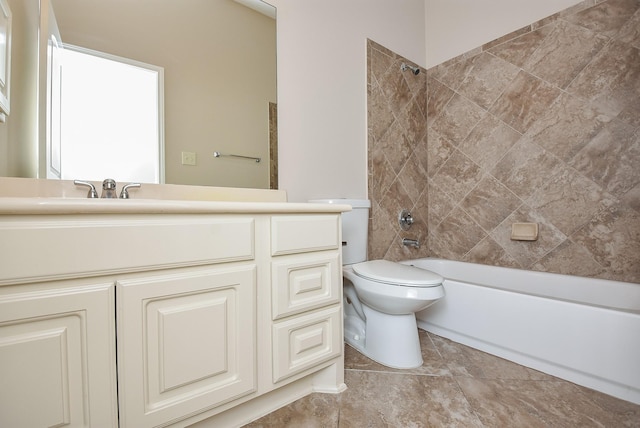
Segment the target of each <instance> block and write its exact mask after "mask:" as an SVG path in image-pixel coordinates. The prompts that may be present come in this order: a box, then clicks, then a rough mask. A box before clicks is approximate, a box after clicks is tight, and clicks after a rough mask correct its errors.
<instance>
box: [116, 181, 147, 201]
mask: <svg viewBox="0 0 640 428" xmlns="http://www.w3.org/2000/svg"><path fill="white" fill-rule="evenodd" d="M140 186H142V185H141V184H140V183H129V184H127V185H125V186H122V190H121V191H120V199H129V189H134V188H138V187H140Z"/></svg>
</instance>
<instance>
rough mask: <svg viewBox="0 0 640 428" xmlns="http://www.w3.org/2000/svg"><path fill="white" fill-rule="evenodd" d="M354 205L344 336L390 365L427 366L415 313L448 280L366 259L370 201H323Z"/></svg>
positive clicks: (345, 240) (349, 215)
mask: <svg viewBox="0 0 640 428" xmlns="http://www.w3.org/2000/svg"><path fill="white" fill-rule="evenodd" d="M310 202H314V203H336V204H346V205H351V207H352V210H351V211H349V212H345V213H343V214H342V265H343V266H342V275H343V278H344V288H343V299H344V339H345V342H347V344H349V345H350V346H352V347H353V348H355V349H357V350H358V351H360V352H361V353H362V354H364V355H366V356H367V357H369V358H370V359H372V360H374V361H376V362H378V363H380V364H383V365H385V366H388V367H393V368H399V369H408V368H414V367H419V366H421V365H422V352H421V350H420V339H419V337H418V325H417V323H416V315H415V314H416V312H418V311H421V310H423V309H425V308H427V307H428V306H430V305H432V304H433V303H435V302H437V301H438V300H439V299H441V298H442V297H444V287H443V286H442V282H443V281H444V279H443V278H442V277H441V276H440V275H438V274H436V273H433V272H430V271H428V270H425V269H419V268H416V267H413V266H409V265H406V264H401V263H396V262H391V261H388V260H369V261H367V235H368V220H369V208H370V206H371V203H370V202H369V201H368V200H359V199H321V200H313V201H310Z"/></svg>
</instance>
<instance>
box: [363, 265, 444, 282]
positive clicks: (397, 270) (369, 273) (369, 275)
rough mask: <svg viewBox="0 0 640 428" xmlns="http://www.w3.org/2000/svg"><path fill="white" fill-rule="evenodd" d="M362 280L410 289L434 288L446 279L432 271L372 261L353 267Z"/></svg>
mask: <svg viewBox="0 0 640 428" xmlns="http://www.w3.org/2000/svg"><path fill="white" fill-rule="evenodd" d="M352 268H353V271H354V272H355V274H356V275H358V276H359V277H361V278H366V279H370V280H372V281H377V282H382V283H385V284H395V285H404V286H409V287H433V286H437V285H440V284H442V282H443V281H444V278H443V277H441V276H440V275H438V274H437V273H435V272H431V271H430V270H426V269H420V268H417V267H415V266H409V265H403V264H400V263H395V262H390V261H388V260H370V261H368V262H362V263H357V264H355V265H353V266H352Z"/></svg>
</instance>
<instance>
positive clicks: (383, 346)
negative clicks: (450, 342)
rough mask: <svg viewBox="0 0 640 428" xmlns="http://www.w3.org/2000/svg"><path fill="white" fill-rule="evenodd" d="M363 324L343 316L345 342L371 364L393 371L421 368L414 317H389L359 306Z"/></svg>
mask: <svg viewBox="0 0 640 428" xmlns="http://www.w3.org/2000/svg"><path fill="white" fill-rule="evenodd" d="M362 307H363V309H364V312H365V315H366V318H367V320H366V322H365V321H363V320H362V319H361V318H360V317H358V316H357V315H356V314H345V318H344V339H345V342H347V344H349V345H350V346H351V347H353V348H355V349H356V350H358V351H359V352H361V353H362V354H364V355H365V356H367V357H369V358H370V359H372V360H373V361H375V362H377V363H380V364H382V365H385V366H387V367H391V368H396V369H412V368H416V367H420V366H421V365H422V351H421V349H420V338H419V336H418V325H417V323H416V316H415V314H409V315H389V314H383V313H381V312H378V311H376V310H374V309H371V308H369V307H367V306H366V305H362Z"/></svg>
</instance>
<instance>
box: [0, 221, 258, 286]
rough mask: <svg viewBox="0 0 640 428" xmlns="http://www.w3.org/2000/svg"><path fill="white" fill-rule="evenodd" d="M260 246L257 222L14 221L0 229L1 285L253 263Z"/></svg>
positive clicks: (4, 224) (2, 224)
mask: <svg viewBox="0 0 640 428" xmlns="http://www.w3.org/2000/svg"><path fill="white" fill-rule="evenodd" d="M254 247H255V220H254V218H253V217H249V216H247V217H244V216H206V215H204V216H200V215H176V216H171V215H162V216H144V215H143V216H136V215H119V216H113V215H112V216H108V215H105V216H100V215H95V216H73V215H69V216H58V217H56V216H25V217H24V218H19V217H13V221H4V222H1V223H0V253H2V254H3V257H4V258H3V260H2V261H0V266H1V267H2V269H0V284H3V283H5V284H6V283H19V282H29V281H34V280H42V279H56V278H65V277H78V276H84V275H91V274H94V273H97V274H107V273H117V272H131V271H142V270H150V269H160V268H164V267H180V266H195V265H204V264H211V263H222V262H233V261H244V260H253V259H254V257H255V255H254ZM62 254H64V257H63V256H58V255H62Z"/></svg>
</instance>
